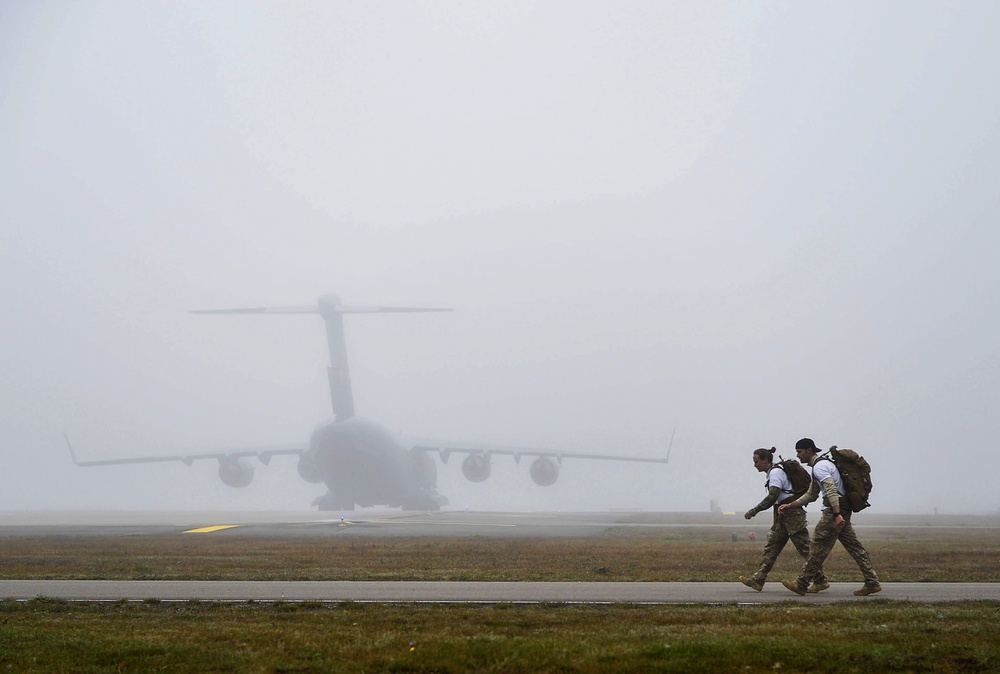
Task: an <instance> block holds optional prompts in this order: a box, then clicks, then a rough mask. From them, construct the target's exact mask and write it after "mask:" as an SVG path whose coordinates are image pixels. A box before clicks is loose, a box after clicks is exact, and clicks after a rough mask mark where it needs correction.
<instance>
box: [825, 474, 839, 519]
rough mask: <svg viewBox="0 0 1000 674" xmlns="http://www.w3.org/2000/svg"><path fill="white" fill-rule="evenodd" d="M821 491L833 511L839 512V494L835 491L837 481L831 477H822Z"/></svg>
mask: <svg viewBox="0 0 1000 674" xmlns="http://www.w3.org/2000/svg"><path fill="white" fill-rule="evenodd" d="M823 492H824V493H825V494H826V499H827V500H828V501H829V502H830V508H832V509H833V512H835V513H839V512H840V494H839V493H837V483H836V482H834V481H833V478H832V477H827V478H823Z"/></svg>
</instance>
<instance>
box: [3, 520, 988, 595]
mask: <svg viewBox="0 0 1000 674" xmlns="http://www.w3.org/2000/svg"><path fill="white" fill-rule="evenodd" d="M812 517H813V518H815V517H817V515H815V514H812ZM813 523H814V522H811V524H813ZM854 525H855V528H857V529H858V530H859V531H861V532H865V533H863V534H862V537H863V538H865V537H878V536H882V535H890V536H894V537H899V536H918V537H919V536H927V535H934V533H935V532H937V531H941V530H947V531H949V532H964V533H966V534H968V535H971V536H990V537H995V536H998V535H1000V516H995V515H986V516H975V515H965V516H960V515H952V516H940V517H939V516H936V515H933V516H932V515H926V516H925V515H881V516H864V513H860V514H858V515H855V520H854ZM768 526H769V522H757V521H750V522H748V521H746V520H744V519H743V518H742V517H741V516H738V515H737V514H735V513H636V512H622V513H618V512H603V513H558V512H557V513H493V512H468V511H442V512H433V513H431V512H401V511H398V510H395V511H392V510H386V511H375V510H372V511H363V512H345V513H317V512H315V511H310V512H235V513H234V512H225V513H217V512H214V513H202V512H158V513H157V512H124V511H122V512H104V513H100V512H73V513H60V512H31V511H27V512H5V513H0V541H4V540H5V539H6V540H8V541H11V540H12V539H16V538H19V537H32V538H34V537H51V536H57V537H63V536H72V537H81V538H87V537H96V536H163V535H185V536H187V535H197V536H226V537H232V536H236V537H242V538H246V539H247V542H248V544H252V541H253V539H254V538H255V537H262V536H267V537H275V536H278V537H289V538H297V537H311V536H350V537H354V536H359V537H384V536H414V535H422V534H426V535H434V536H489V537H496V536H499V537H508V536H544V537H560V536H562V537H587V536H600V535H607V534H609V533H611V534H613V533H616V532H618V533H620V532H621V531H623V530H625V529H628V528H635V527H643V528H657V529H662V530H664V531H670V530H674V531H690V530H691V529H701V530H702V531H704V532H711V534H712V535H717V536H719V537H721V538H723V539H725V540H730V539H731V540H732V541H734V542H735V541H738V540H747V539H748V538H749V539H751V540H753V539H754V538H758V537H759V539H762V538H763V537H765V536H766V534H767V528H768ZM757 532H760V533H759V534H758V533H757ZM860 586H861V584H860V582H858V583H834V584H833V585H832V586H831V587H830V589H829V590H826V591H825V592H822V593H819V594H814V595H806V596H804V597H802V596H799V595H796V594H794V593H792V592H790V591H788V590H787V589H785V588H784V587H783V586H782V585H781V584H780V583H769V584H768V585H766V586H765V588H764V590H763V591H762V592H755V591H753V590H751V589H750V588H747V587H745V586H743V585H742V584H740V583H738V582H730V583H718V582H687V583H660V582H640V583H634V582H404V581H393V582H341V581H319V582H304V581H300V582H292V581H264V582H252V581H100V580H18V579H7V578H4V577H3V574H2V567H0V597H3V598H11V599H17V600H27V599H31V598H33V597H38V596H47V597H53V598H60V599H65V600H68V601H118V600H121V599H125V600H129V601H146V600H151V599H158V600H162V601H187V600H203V601H261V602H272V601H320V602H339V601H355V602H440V603H450V602H471V603H496V602H505V603H507V602H509V603H549V602H551V603H643V604H661V603H662V604H667V603H677V604H693V603H704V604H734V603H735V604H762V603H776V602H801V603H829V602H837V601H856V602H862V601H879V600H898V601H903V600H909V601H917V602H947V601H959V600H988V601H1000V583H883V586H882V587H883V590H882V592H880V593H878V594H875V595H870V596H867V597H855V596H854V594H853V592H854V590H856V589H857V588H859V587H860Z"/></svg>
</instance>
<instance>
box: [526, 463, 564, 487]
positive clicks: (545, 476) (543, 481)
mask: <svg viewBox="0 0 1000 674" xmlns="http://www.w3.org/2000/svg"><path fill="white" fill-rule="evenodd" d="M531 479H532V480H533V481H534V482H535V484H537V485H539V486H541V487H549V486H551V485H553V484H555V482H556V480H558V479H559V466H557V465H556V462H555V461H553V460H552V459H550V458H548V457H547V456H540V457H538V458H537V459H535V460H534V461H532V462H531Z"/></svg>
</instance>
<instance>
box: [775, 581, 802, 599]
mask: <svg viewBox="0 0 1000 674" xmlns="http://www.w3.org/2000/svg"><path fill="white" fill-rule="evenodd" d="M781 584H782V585H784V586H785V587H787V588H788V589H789V590H791V591H792V592H794V593H795V594H798V595H802V596H803V597H804V596H806V589H807V588H808V586H807V585H804V584H803V583H800V582H799V581H798V579H797V578H796V579H795V580H783V581H781Z"/></svg>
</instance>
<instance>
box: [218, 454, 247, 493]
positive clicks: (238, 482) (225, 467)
mask: <svg viewBox="0 0 1000 674" xmlns="http://www.w3.org/2000/svg"><path fill="white" fill-rule="evenodd" d="M219 477H220V478H222V481H223V482H225V483H226V484H227V485H228V486H230V487H245V486H247V485H248V484H250V483H251V482H253V467H252V466H248V465H247V464H246V462H244V461H243V460H242V459H239V458H237V457H226V458H225V459H219Z"/></svg>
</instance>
